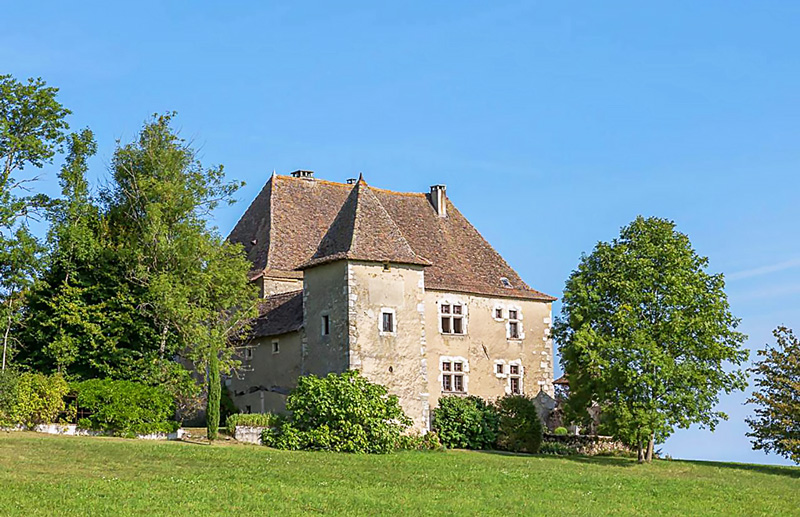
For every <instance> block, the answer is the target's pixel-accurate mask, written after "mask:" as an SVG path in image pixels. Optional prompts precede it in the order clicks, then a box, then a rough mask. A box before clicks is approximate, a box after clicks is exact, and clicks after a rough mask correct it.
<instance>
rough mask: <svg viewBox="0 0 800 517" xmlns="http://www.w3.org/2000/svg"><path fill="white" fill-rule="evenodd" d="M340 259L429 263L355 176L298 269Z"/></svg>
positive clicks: (364, 183) (364, 184) (424, 264)
mask: <svg viewBox="0 0 800 517" xmlns="http://www.w3.org/2000/svg"><path fill="white" fill-rule="evenodd" d="M343 259H347V260H366V261H372V262H394V263H397V264H417V265H423V266H429V265H430V262H428V261H427V260H425V259H423V258H421V257H418V256H417V254H416V253H414V250H412V249H411V246H409V244H408V241H407V240H406V238H405V237H403V234H402V232H400V228H398V227H397V224H395V222H394V221H393V220H392V218H391V217H389V214H388V213H387V212H386V209H385V208H383V205H381V202H380V201H378V198H377V197H376V196H375V194H374V193H373V192H372V190H371V189H370V188H369V186H368V185H367V184H366V182H365V181H364V180H363V179H362V178H358V181H357V182H356V185H355V187H353V190H351V191H350V195H349V196H347V199H346V200H345V202H344V204H343V205H342V208H341V209H340V210H339V213H338V214H337V215H336V219H334V220H333V223H332V224H331V226H330V228H329V229H328V232H327V233H326V234H325V236H324V237H323V238H322V241H321V242H320V243H319V247H318V248H317V251H316V253H314V256H313V257H311V260H309V261H308V262H306V263H305V264H303V265H302V266H300V268H301V269H306V268H309V267H313V266H317V265H320V264H325V263H328V262H334V261H336V260H343Z"/></svg>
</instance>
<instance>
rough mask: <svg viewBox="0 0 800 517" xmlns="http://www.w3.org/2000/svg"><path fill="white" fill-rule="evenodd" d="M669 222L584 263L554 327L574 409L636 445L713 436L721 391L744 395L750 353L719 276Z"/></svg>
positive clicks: (627, 235) (648, 221)
mask: <svg viewBox="0 0 800 517" xmlns="http://www.w3.org/2000/svg"><path fill="white" fill-rule="evenodd" d="M707 266H708V259H707V258H705V257H701V256H699V255H698V254H697V253H696V252H695V251H694V249H692V246H691V243H690V242H689V238H688V237H687V236H686V235H684V234H682V233H680V232H678V231H676V229H675V224H674V223H673V222H671V221H668V220H665V219H658V218H644V217H638V218H637V219H636V220H635V221H633V222H632V223H631V224H630V225H628V226H626V227H624V228H623V229H622V231H621V233H620V236H619V237H618V238H616V239H614V240H613V241H612V242H610V243H607V242H600V243H599V244H597V246H595V249H594V251H593V252H592V253H591V254H590V255H584V256H582V257H581V261H580V264H579V265H578V268H577V269H576V270H575V271H574V272H573V273H572V275H571V276H570V278H569V280H568V281H567V283H566V287H565V290H564V297H563V308H562V315H561V317H559V318H558V319H557V320H556V322H555V325H554V337H555V338H556V340H557V342H558V344H559V351H560V353H561V362H562V365H563V367H564V370H565V372H566V373H567V375H568V377H569V382H570V398H569V401H568V404H569V406H570V409H572V411H573V413H574V414H584V415H585V414H586V409H587V408H588V407H589V406H590V405H591V404H592V403H593V402H596V403H598V404H599V405H600V406H601V408H602V418H603V424H604V426H605V427H606V429H607V431H609V432H611V433H613V434H614V435H616V436H618V437H619V438H621V439H623V440H624V441H626V442H627V443H629V444H637V445H638V446H639V450H640V459H643V458H642V453H641V451H642V444H643V442H644V443H647V442H648V441H649V442H650V446H649V448H648V459H649V458H651V457H652V444H653V442H654V441H658V442H661V441H663V440H665V439H666V438H667V437H668V436H669V435H670V434H671V433H672V432H673V431H674V429H675V428H676V427H681V428H686V427H688V426H689V425H691V424H693V423H699V424H701V425H704V426H708V427H709V428H711V429H712V430H713V429H714V427H715V425H716V424H717V423H718V421H719V420H720V419H724V418H727V416H726V415H725V414H724V413H721V412H718V411H715V410H714V408H715V406H716V404H717V402H718V396H719V393H720V392H721V391H724V392H726V393H729V392H731V391H733V390H742V389H744V388H745V387H746V375H745V373H744V372H743V371H742V370H741V369H736V368H734V369H732V370H731V371H726V370H725V367H726V366H727V365H733V366H734V367H735V366H739V365H741V364H742V363H743V362H745V361H746V360H747V356H748V353H747V351H746V350H743V349H742V347H741V345H742V343H743V342H744V340H745V336H744V335H743V334H741V333H739V332H737V331H736V328H737V326H738V325H739V320H738V319H736V318H735V317H734V316H733V315H732V314H731V312H730V310H729V305H728V301H727V296H726V295H725V292H724V287H725V282H724V279H723V276H722V275H721V274H709V273H708V272H707V271H706V268H707Z"/></svg>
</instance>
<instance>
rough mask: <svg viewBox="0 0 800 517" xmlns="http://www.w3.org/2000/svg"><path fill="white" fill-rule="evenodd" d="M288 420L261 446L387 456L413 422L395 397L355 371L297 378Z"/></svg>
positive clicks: (288, 404)
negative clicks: (383, 454)
mask: <svg viewBox="0 0 800 517" xmlns="http://www.w3.org/2000/svg"><path fill="white" fill-rule="evenodd" d="M286 409H287V410H288V411H290V412H291V416H290V417H289V418H288V419H286V420H284V421H281V422H280V423H279V424H280V425H278V426H277V427H276V428H275V429H272V430H265V432H264V433H263V435H262V441H263V443H264V444H265V445H268V446H270V447H275V448H280V449H313V450H328V451H340V452H367V453H387V452H391V451H392V450H394V449H395V448H396V447H397V443H398V440H399V439H400V436H401V435H402V433H403V431H405V430H406V429H407V428H408V426H409V425H410V424H411V420H409V418H408V417H406V416H405V414H404V413H403V410H402V409H401V408H400V404H399V402H398V401H397V397H396V396H394V395H389V394H388V392H387V390H386V388H385V387H383V386H381V385H379V384H373V383H371V382H369V381H368V380H367V379H365V378H364V377H362V376H361V375H360V374H359V373H358V372H356V371H348V372H344V373H342V374H329V375H328V376H326V377H324V378H319V377H316V376H313V375H309V376H305V377H300V379H299V380H298V383H297V388H295V389H294V390H293V391H292V393H291V394H290V395H289V397H288V399H287V400H286Z"/></svg>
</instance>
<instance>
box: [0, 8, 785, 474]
mask: <svg viewBox="0 0 800 517" xmlns="http://www.w3.org/2000/svg"><path fill="white" fill-rule="evenodd" d="M211 4H212V3H210V2H209V3H207V4H202V3H201V2H188V1H183V2H171V3H170V5H168V6H167V5H160V4H156V3H151V2H144V1H143V2H137V3H136V4H135V5H134V4H131V3H114V2H103V3H91V2H70V3H64V2H13V3H10V4H9V5H7V6H5V7H4V8H3V19H4V23H3V27H4V29H3V31H2V32H0V64H2V66H0V69H1V70H0V73H11V74H14V75H15V76H17V77H18V78H24V77H28V76H41V77H43V78H44V79H45V80H47V81H48V82H49V83H50V84H52V85H55V86H58V87H60V88H61V95H60V97H61V100H62V102H63V103H64V104H65V105H66V106H67V107H69V108H70V109H72V110H73V112H74V115H73V116H72V117H71V123H72V126H73V128H76V129H77V128H79V127H83V126H87V125H88V126H90V127H91V128H92V129H93V130H94V131H95V133H96V135H97V138H98V141H99V147H100V152H99V154H98V156H97V157H96V159H95V160H94V163H93V175H94V176H95V178H96V179H98V180H101V179H102V177H103V176H104V175H105V173H106V167H107V164H108V163H109V161H110V158H111V154H112V152H113V148H114V141H115V140H116V139H122V140H123V141H127V140H129V139H131V138H132V137H133V136H134V135H135V133H136V131H137V130H138V128H139V127H140V126H141V123H142V122H143V121H144V119H145V118H147V116H148V115H149V114H152V113H155V112H163V111H166V110H176V111H178V113H179V117H178V126H179V127H180V128H181V130H182V134H183V135H184V136H186V137H187V138H190V139H192V140H193V141H194V142H195V144H196V145H197V146H198V147H199V148H200V149H201V157H202V159H203V160H204V162H206V163H208V164H209V165H210V164H217V163H222V164H224V165H225V168H226V171H227V173H228V175H229V176H230V177H231V178H237V179H242V180H245V181H246V182H247V186H246V187H245V188H244V189H243V190H242V191H241V192H240V194H239V198H240V199H241V201H240V202H239V203H238V204H236V205H235V206H232V207H226V208H223V209H220V210H219V211H217V212H216V213H215V214H214V216H215V217H214V222H215V224H216V225H217V226H218V227H219V229H220V231H221V232H222V233H224V234H227V232H228V231H229V230H230V229H231V228H232V226H233V224H235V222H236V220H237V219H238V217H239V216H240V215H241V213H242V212H243V211H244V210H245V208H246V207H247V204H248V203H249V202H250V201H251V200H252V199H253V198H254V197H255V195H256V193H257V192H258V191H259V190H260V189H261V187H262V185H263V183H264V182H265V181H266V180H267V179H268V176H269V174H270V173H271V172H272V170H273V169H276V170H277V171H278V172H279V173H287V172H289V171H291V170H295V169H298V168H306V169H312V170H315V171H316V174H317V176H318V177H322V178H326V179H331V180H336V181H343V180H345V179H346V178H348V177H352V176H354V175H355V174H357V173H358V172H363V173H364V177H365V179H366V180H367V181H368V182H369V183H371V184H373V185H376V186H380V187H383V188H389V189H395V190H405V191H426V190H427V188H428V186H429V185H432V184H435V183H445V184H447V188H448V194H449V196H450V198H451V199H452V200H453V201H454V202H455V203H456V205H457V206H458V207H459V208H460V210H461V211H462V212H463V213H464V214H465V215H466V216H467V217H468V218H469V219H470V220H471V221H472V222H473V223H474V224H475V226H476V227H477V228H478V229H479V230H480V231H481V232H482V233H483V235H484V236H485V237H486V238H487V239H488V240H489V242H491V243H492V244H493V245H494V246H495V247H496V248H497V249H498V250H499V251H500V252H501V253H502V254H503V255H504V256H505V257H506V259H507V260H508V261H509V262H510V263H511V264H512V265H513V266H514V267H515V268H516V269H517V270H518V271H519V272H520V274H521V275H522V276H523V278H525V279H526V280H527V281H528V283H529V284H531V285H532V286H534V287H536V288H538V289H540V290H543V291H545V292H547V293H550V294H553V295H555V296H559V295H560V294H561V291H562V289H563V286H564V281H565V280H566V278H567V277H568V275H569V273H570V272H571V270H572V269H573V268H574V267H575V266H576V264H577V262H578V260H579V257H580V254H581V253H582V252H585V251H587V252H588V251H590V250H591V248H592V247H593V246H594V244H595V243H596V242H597V241H598V240H609V239H611V238H613V237H614V236H615V235H616V234H617V233H618V231H619V228H620V227H621V226H623V225H625V224H626V223H628V222H629V221H631V220H632V219H633V218H635V217H636V215H638V214H643V215H648V216H649V215H654V216H660V217H667V218H670V219H673V220H674V221H676V223H677V225H678V228H679V229H680V230H681V231H683V232H685V233H687V234H688V235H689V236H690V238H691V239H692V242H693V244H694V246H695V247H696V249H697V250H698V251H699V252H700V253H701V254H703V255H706V256H708V257H709V259H710V269H711V270H712V271H714V272H718V271H721V272H724V273H726V275H727V278H728V293H729V296H730V301H731V305H732V308H733V311H734V313H735V314H736V315H737V316H738V317H740V318H742V326H741V329H742V330H743V331H744V332H745V333H747V334H749V336H750V339H749V341H748V343H747V346H748V347H749V348H751V349H757V348H760V347H763V346H764V344H765V343H767V342H768V341H769V340H770V339H771V334H770V331H771V329H772V328H774V327H775V326H777V325H779V324H785V325H788V326H793V325H794V326H795V327H798V328H800V228H799V225H798V220H799V219H800V217H798V212H797V203H798V199H797V194H798V192H800V175H798V166H799V165H800V146H798V145H797V144H798V137H799V136H800V102H798V101H799V100H800V65H799V64H798V58H797V56H798V51H799V50H800V32H798V30H797V27H798V26H800V3H796V2H769V1H767V2H730V1H729V2H713V1H706V2H689V1H670V2H646V3H645V2H632V1H631V2H566V1H565V2H500V1H495V2H467V1H461V2H417V3H415V2H404V3H395V5H386V6H378V5H377V3H376V2H363V3H349V2H335V3H334V2H331V3H314V2H304V3H302V4H299V3H293V2H280V3H278V2H276V3H272V4H268V3H261V5H259V6H251V5H247V4H246V3H236V4H234V3H231V2H226V3H224V5H223V3H222V2H219V3H216V4H218V5H214V6H212V5H211ZM253 4H256V3H253ZM45 182H46V183H45V184H44V186H43V187H44V188H45V189H47V190H48V191H50V192H52V193H56V192H57V185H56V182H55V170H54V169H52V168H50V169H48V170H47V171H46V174H45ZM557 308H558V306H556V309H557ZM744 399H745V395H743V394H737V395H734V396H730V397H723V399H722V403H721V408H722V409H723V410H724V411H727V412H728V413H729V414H730V415H731V420H730V421H729V422H726V423H723V424H721V425H720V426H719V427H718V429H717V431H716V432H715V433H713V434H712V433H710V432H709V431H704V430H699V429H696V428H692V429H690V430H687V431H679V432H678V433H676V434H675V435H674V436H673V437H672V438H670V439H669V441H668V442H667V443H666V444H665V445H664V447H663V449H664V451H665V452H668V453H670V454H672V455H673V456H674V457H680V458H698V459H713V460H730V461H748V462H761V463H781V460H780V459H779V458H777V457H775V456H765V455H763V454H762V453H760V452H755V451H751V450H750V445H749V442H748V440H747V438H746V437H745V436H744V433H745V431H746V429H747V428H746V425H745V424H744V423H743V418H744V417H745V416H747V415H748V414H749V412H750V410H749V408H747V407H744V406H743V405H742V403H743V401H744Z"/></svg>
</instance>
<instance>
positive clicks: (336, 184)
mask: <svg viewBox="0 0 800 517" xmlns="http://www.w3.org/2000/svg"><path fill="white" fill-rule="evenodd" d="M275 178H277V179H280V180H289V181H305V182H308V183H312V182H315V183H321V184H323V185H331V186H334V187H346V188H352V185H351V184H350V183H341V182H338V181H332V180H325V179H322V178H311V179H309V178H295V177H293V176H287V175H285V174H276V175H275ZM369 188H370V189H372V190H376V191H378V192H384V193H386V194H394V195H396V196H414V197H427V196H428V194H427V193H426V192H400V191H398V190H389V189H385V188H380V187H373V186H372V185H369Z"/></svg>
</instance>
